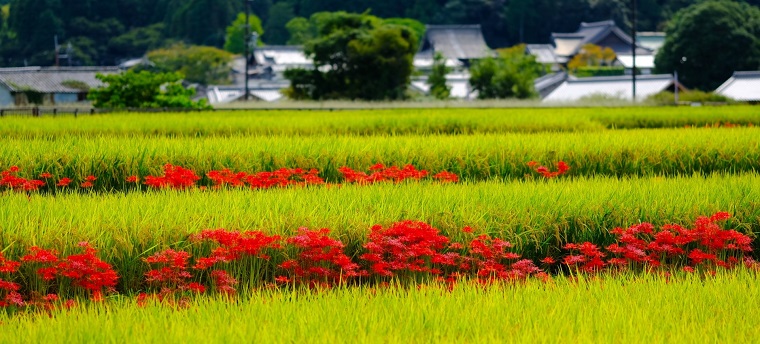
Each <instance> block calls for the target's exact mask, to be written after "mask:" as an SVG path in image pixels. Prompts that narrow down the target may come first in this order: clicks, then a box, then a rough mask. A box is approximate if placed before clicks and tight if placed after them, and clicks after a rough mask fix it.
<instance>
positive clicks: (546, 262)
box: [541, 257, 557, 265]
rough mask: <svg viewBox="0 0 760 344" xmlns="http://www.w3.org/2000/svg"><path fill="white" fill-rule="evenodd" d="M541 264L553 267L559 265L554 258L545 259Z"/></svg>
mask: <svg viewBox="0 0 760 344" xmlns="http://www.w3.org/2000/svg"><path fill="white" fill-rule="evenodd" d="M541 263H544V264H548V265H552V264H555V263H557V261H556V260H554V258H552V257H546V258H544V259H541Z"/></svg>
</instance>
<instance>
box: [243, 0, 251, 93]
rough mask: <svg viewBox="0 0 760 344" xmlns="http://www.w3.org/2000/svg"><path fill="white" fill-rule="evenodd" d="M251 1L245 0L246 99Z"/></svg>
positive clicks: (246, 90) (246, 91)
mask: <svg viewBox="0 0 760 344" xmlns="http://www.w3.org/2000/svg"><path fill="white" fill-rule="evenodd" d="M251 1H252V0H245V38H244V40H243V45H245V53H244V55H245V97H244V98H243V99H245V100H246V101H247V100H248V91H249V90H248V72H249V70H248V45H249V40H250V39H251V38H250V37H251V25H250V23H251Z"/></svg>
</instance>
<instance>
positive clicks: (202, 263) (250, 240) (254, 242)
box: [191, 229, 280, 270]
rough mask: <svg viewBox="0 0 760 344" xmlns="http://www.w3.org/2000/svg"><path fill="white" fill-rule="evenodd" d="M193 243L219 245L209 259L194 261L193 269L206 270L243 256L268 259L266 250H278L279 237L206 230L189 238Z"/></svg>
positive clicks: (256, 233) (250, 232) (255, 232)
mask: <svg viewBox="0 0 760 344" xmlns="http://www.w3.org/2000/svg"><path fill="white" fill-rule="evenodd" d="M191 239H192V240H193V241H196V242H200V241H211V242H215V243H217V244H219V245H220V247H217V248H215V249H213V250H212V252H211V255H210V256H209V257H203V258H199V259H197V260H196V264H195V266H194V268H195V269H199V270H204V269H208V268H210V267H212V266H214V264H216V263H229V262H232V261H235V260H238V259H241V258H242V257H244V256H250V257H257V258H261V259H269V256H268V255H266V254H264V253H263V252H264V250H265V249H268V248H279V247H280V245H279V242H280V236H278V235H272V236H269V235H266V234H264V233H263V232H260V231H247V232H233V231H227V230H224V229H213V230H212V229H206V230H203V231H202V232H201V233H198V234H195V235H193V236H192V237H191Z"/></svg>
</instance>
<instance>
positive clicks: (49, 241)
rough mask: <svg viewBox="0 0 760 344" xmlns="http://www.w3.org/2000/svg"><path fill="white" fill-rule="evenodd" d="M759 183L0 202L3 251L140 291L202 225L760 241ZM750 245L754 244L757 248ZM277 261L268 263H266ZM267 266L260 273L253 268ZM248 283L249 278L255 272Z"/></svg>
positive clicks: (357, 238)
mask: <svg viewBox="0 0 760 344" xmlns="http://www.w3.org/2000/svg"><path fill="white" fill-rule="evenodd" d="M758 200H760V176H757V175H755V174H752V175H741V176H719V175H715V176H710V177H707V178H704V177H699V176H695V177H676V178H668V179H665V178H657V177H654V178H641V179H638V178H636V179H624V180H618V179H611V178H577V179H573V180H553V181H548V182H547V181H518V182H510V183H503V182H496V181H492V182H484V183H476V184H470V183H465V184H458V185H440V184H431V183H421V184H415V183H412V184H402V185H394V184H384V185H375V186H348V187H343V188H331V189H327V188H323V187H315V188H307V189H301V188H291V189H278V190H268V191H251V190H226V191H225V190H221V191H210V192H201V191H191V192H174V191H159V192H147V193H112V194H98V193H84V194H78V193H73V194H60V195H55V196H45V195H32V196H31V197H30V198H27V196H25V195H22V194H9V195H5V196H3V197H0V250H3V249H4V251H5V253H6V255H8V256H9V257H18V256H20V255H21V254H23V250H25V249H26V248H27V247H29V246H32V245H37V246H41V247H46V248H56V249H59V250H61V251H63V252H68V253H70V252H76V251H77V250H76V249H75V246H76V244H77V243H78V242H80V241H90V242H92V243H93V245H94V246H95V247H97V248H99V249H100V250H101V254H100V255H101V257H102V258H103V259H104V260H106V261H108V262H110V263H111V264H113V265H114V267H115V268H116V269H117V270H118V271H119V272H120V274H121V275H122V280H121V286H122V288H123V289H122V290H124V289H126V290H132V289H135V288H139V286H140V285H141V281H142V274H143V273H144V272H145V271H146V269H147V265H146V264H145V263H143V262H142V261H141V258H144V257H147V256H149V255H151V254H153V253H155V252H157V251H159V250H162V249H165V248H168V247H171V248H175V249H176V248H179V249H187V250H189V251H190V252H191V253H193V254H195V255H200V254H205V252H201V251H199V249H200V248H199V247H198V246H194V245H191V243H189V242H188V241H187V238H188V235H189V234H191V233H196V232H198V231H200V230H202V229H207V228H226V229H230V230H264V231H266V232H268V233H271V234H281V235H292V234H294V233H295V232H296V230H297V228H299V227H301V226H306V227H309V228H314V229H316V228H323V227H327V228H330V229H332V230H333V234H332V235H333V236H334V237H336V238H339V239H341V240H342V241H343V242H344V243H345V244H346V245H347V252H348V253H349V255H357V254H358V252H359V251H360V250H361V247H360V246H361V245H362V243H364V242H366V235H367V234H368V233H369V228H370V227H371V226H372V225H374V224H382V225H389V224H391V223H392V222H395V221H400V220H405V219H412V220H420V221H426V222H429V223H431V224H432V225H434V226H435V227H436V228H439V229H440V230H441V231H442V233H444V234H446V235H448V236H450V237H451V238H452V239H453V240H455V241H459V242H464V241H466V240H468V238H469V237H466V236H465V234H464V233H462V232H461V231H460V230H461V228H462V227H464V226H468V225H469V226H472V227H474V228H475V229H476V233H488V234H491V235H493V236H497V237H500V238H503V239H506V240H509V241H511V242H512V243H513V244H515V246H516V249H515V250H516V252H520V253H522V254H524V256H525V257H527V258H534V259H540V258H543V257H545V256H546V255H548V254H552V255H556V254H558V253H560V247H561V246H562V245H564V243H566V242H582V241H592V242H595V243H599V244H604V243H611V242H612V241H611V240H612V239H613V238H612V236H611V235H609V233H608V230H610V229H612V228H615V227H619V226H620V227H627V226H630V225H632V224H637V223H640V222H652V223H654V224H657V225H662V224H667V223H678V224H682V225H689V224H691V223H693V221H694V219H695V218H696V217H697V216H700V215H711V214H713V213H715V212H717V211H728V212H730V213H732V214H733V215H734V218H733V219H731V220H729V221H728V222H727V223H726V227H730V228H735V229H737V230H739V231H741V232H744V233H750V234H751V235H752V236H753V237H756V236H757V235H758V234H760V202H758ZM755 248H756V249H760V246H758V245H757V244H756V245H755ZM281 259H283V258H282V257H275V258H274V259H273V261H272V262H271V263H270V267H269V268H273V266H274V264H276V263H277V262H278V261H279V260H281ZM262 269H266V267H262ZM244 277H245V278H244V280H246V282H251V283H254V284H256V283H258V282H259V281H258V280H256V278H257V277H255V276H244Z"/></svg>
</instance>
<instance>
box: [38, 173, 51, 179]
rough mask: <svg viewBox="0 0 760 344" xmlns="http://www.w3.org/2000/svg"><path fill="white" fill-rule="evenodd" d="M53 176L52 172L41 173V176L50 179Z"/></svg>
mask: <svg viewBox="0 0 760 344" xmlns="http://www.w3.org/2000/svg"><path fill="white" fill-rule="evenodd" d="M52 177H53V175H52V174H50V173H49V172H42V173H40V178H43V179H49V178H52Z"/></svg>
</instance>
